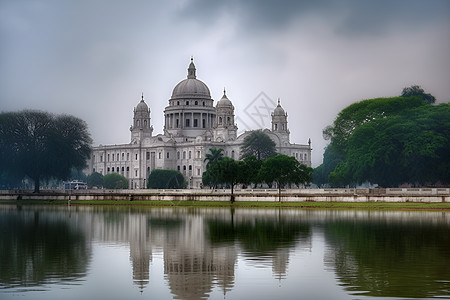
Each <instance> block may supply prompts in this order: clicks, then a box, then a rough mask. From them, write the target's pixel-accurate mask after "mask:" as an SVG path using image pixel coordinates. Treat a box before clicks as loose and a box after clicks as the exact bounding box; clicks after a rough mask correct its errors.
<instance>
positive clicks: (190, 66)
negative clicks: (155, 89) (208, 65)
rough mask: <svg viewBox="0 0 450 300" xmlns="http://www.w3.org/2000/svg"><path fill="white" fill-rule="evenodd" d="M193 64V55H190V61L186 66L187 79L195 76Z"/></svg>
mask: <svg viewBox="0 0 450 300" xmlns="http://www.w3.org/2000/svg"><path fill="white" fill-rule="evenodd" d="M195 70H196V69H195V65H194V57H193V56H191V63H190V64H189V68H188V76H187V78H188V79H196V78H197V76H196V75H195Z"/></svg>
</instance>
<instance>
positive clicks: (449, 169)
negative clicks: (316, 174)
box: [330, 103, 450, 187]
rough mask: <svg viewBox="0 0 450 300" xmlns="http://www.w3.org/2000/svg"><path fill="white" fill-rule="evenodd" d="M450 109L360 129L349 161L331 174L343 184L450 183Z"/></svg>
mask: <svg viewBox="0 0 450 300" xmlns="http://www.w3.org/2000/svg"><path fill="white" fill-rule="evenodd" d="M449 137H450V104H448V103H444V104H440V105H437V106H432V105H426V106H421V107H417V108H414V109H411V110H409V111H407V112H404V113H402V114H400V115H397V116H391V117H389V118H384V119H378V120H375V121H373V122H368V123H365V124H362V125H361V126H359V127H358V128H357V129H355V131H354V133H353V134H352V136H351V137H350V138H349V141H348V146H347V147H348V149H347V155H346V160H345V162H342V163H341V164H340V165H338V167H337V168H336V169H335V170H334V172H333V173H331V174H332V175H330V176H331V179H332V180H335V181H337V182H339V183H341V184H342V183H344V184H348V183H350V182H357V183H360V182H363V181H370V182H373V183H378V184H379V185H381V186H386V187H388V186H398V185H399V184H402V183H410V184H414V185H428V184H434V183H437V182H440V183H441V184H442V183H444V184H447V183H450V175H449V174H450V155H449V153H450V138H449Z"/></svg>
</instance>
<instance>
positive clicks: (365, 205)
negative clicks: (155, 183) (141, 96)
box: [0, 200, 450, 211]
mask: <svg viewBox="0 0 450 300" xmlns="http://www.w3.org/2000/svg"><path fill="white" fill-rule="evenodd" d="M0 204H15V205H18V204H20V205H29V204H47V205H67V201H61V200H0ZM71 205H133V206H135V205H136V206H159V207H164V206H182V207H186V206H187V207H269V208H272V207H292V208H356V209H420V210H436V209H439V210H449V211H450V203H422V202H414V203H413V202H310V201H308V202H262V201H261V202H234V203H231V202H223V201H125V200H117V201H116V200H72V201H71Z"/></svg>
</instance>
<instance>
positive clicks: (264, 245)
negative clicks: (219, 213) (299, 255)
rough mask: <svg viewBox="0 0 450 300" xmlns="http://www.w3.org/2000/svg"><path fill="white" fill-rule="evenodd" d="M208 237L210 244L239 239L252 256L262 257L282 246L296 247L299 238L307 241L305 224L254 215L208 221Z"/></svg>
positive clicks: (308, 228)
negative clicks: (233, 219)
mask: <svg viewBox="0 0 450 300" xmlns="http://www.w3.org/2000/svg"><path fill="white" fill-rule="evenodd" d="M206 222H207V225H208V238H209V240H210V241H211V243H213V244H221V243H234V242H236V241H238V242H239V244H240V245H241V247H242V248H243V250H244V251H245V253H246V254H248V255H249V256H251V257H255V256H265V255H268V254H271V253H273V252H274V251H276V250H278V249H281V248H292V247H295V245H296V243H297V242H298V241H299V240H300V241H309V238H310V237H311V228H310V226H309V225H308V224H306V223H303V222H301V221H298V220H292V219H290V220H289V219H287V220H286V219H283V218H281V219H278V220H274V219H268V218H263V217H259V218H258V217H256V218H253V219H247V220H240V221H238V222H233V221H232V220H228V221H225V220H219V219H215V220H207V221H206Z"/></svg>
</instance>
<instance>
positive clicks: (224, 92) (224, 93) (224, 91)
mask: <svg viewBox="0 0 450 300" xmlns="http://www.w3.org/2000/svg"><path fill="white" fill-rule="evenodd" d="M226 94H227V91H226V90H225V87H223V95H224V96H226Z"/></svg>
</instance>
